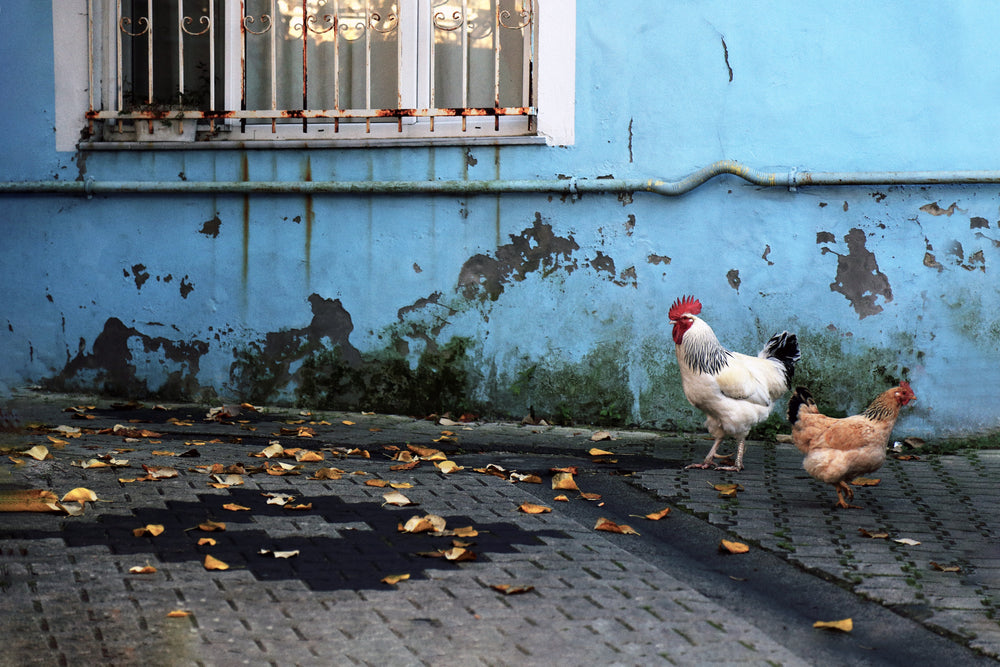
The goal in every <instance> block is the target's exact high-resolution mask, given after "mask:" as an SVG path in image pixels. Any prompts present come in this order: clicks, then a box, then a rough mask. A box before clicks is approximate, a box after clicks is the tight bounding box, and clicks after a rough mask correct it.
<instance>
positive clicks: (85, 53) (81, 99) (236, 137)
mask: <svg viewBox="0 0 1000 667" xmlns="http://www.w3.org/2000/svg"><path fill="white" fill-rule="evenodd" d="M91 2H93V3H97V2H100V0H52V12H53V22H52V25H53V43H54V52H55V54H54V55H55V74H54V76H55V93H56V95H55V97H56V113H55V116H56V118H55V119H56V132H55V139H56V149H57V150H59V151H75V150H78V149H80V148H95V149H99V148H141V147H165V148H182V147H188V148H200V147H206V146H204V145H203V144H207V143H211V144H221V145H212V146H210V147H211V148H222V147H225V145H227V144H232V145H233V146H234V147H235V146H236V145H239V146H242V147H246V146H247V145H250V144H257V145H260V146H261V147H280V146H285V145H287V146H288V147H306V146H308V147H312V146H316V147H322V146H325V145H330V146H350V145H366V146H372V147H374V146H381V145H384V146H391V145H398V144H426V145H439V144H475V143H488V144H491V143H492V144H503V143H525V142H527V143H534V142H541V141H543V140H544V142H545V143H546V144H548V145H551V146H566V145H572V144H573V143H574V141H575V136H574V115H575V50H576V0H534V3H535V4H534V10H535V20H536V21H537V22H538V25H537V31H538V32H537V35H538V37H537V50H536V61H535V70H536V71H535V77H536V80H535V81H536V82H535V85H536V91H537V92H536V93H535V108H536V109H535V110H536V115H535V117H534V128H533V130H534V131H533V132H530V133H524V132H523V131H522V132H521V134H518V135H507V134H505V133H504V132H495V128H494V118H493V117H488V118H486V117H471V116H470V117H468V118H441V117H439V118H437V119H436V120H435V124H434V125H435V128H434V129H435V131H434V132H431V131H430V130H429V123H427V122H417V120H416V119H415V118H411V117H407V118H404V119H403V120H404V121H406V124H407V125H408V127H407V128H406V129H407V134H406V136H405V137H404V138H400V136H399V131H398V129H399V128H398V127H397V124H396V123H371V124H370V127H369V128H367V131H366V132H364V134H359V130H358V127H357V126H358V125H360V126H362V127H363V126H364V125H365V124H364V123H360V124H352V125H355V127H353V128H352V127H349V124H347V123H341V124H340V129H341V131H340V132H338V133H336V136H334V133H332V132H328V131H325V130H324V127H323V126H324V125H326V124H325V123H318V122H315V123H314V125H315V128H314V129H315V130H316V131H315V132H310V133H309V136H308V137H307V138H305V139H304V138H303V136H302V132H301V129H299V132H298V134H297V136H295V134H293V132H294V130H293V129H292V127H290V126H289V127H288V130H289V131H288V132H283V133H272V132H271V126H270V124H266V125H263V126H260V127H253V126H251V125H247V132H230V134H231V135H232V136H231V139H232V141H229V142H227V141H226V140H225V139H222V140H219V141H211V142H203V141H198V142H196V143H184V144H178V145H167V143H171V142H167V143H164V144H158V143H156V142H153V143H152V144H150V142H136V141H135V140H134V139H133V140H131V141H129V140H128V137H127V136H126V137H125V138H124V139H122V140H120V141H95V142H87V141H84V142H81V135H82V134H85V133H86V130H87V126H88V123H87V122H86V120H85V118H84V115H85V113H86V111H87V110H88V109H90V108H95V107H94V106H93V105H95V104H97V105H99V101H100V94H101V91H100V90H94V91H91V90H90V89H89V78H90V63H91V62H93V63H95V67H97V68H98V70H99V71H105V70H106V68H110V67H113V66H114V63H113V61H109V60H108V58H107V56H104V57H103V58H102V56H101V55H100V54H95V53H94V52H93V51H92V49H91V47H90V44H89V40H88V4H89V3H91ZM226 2H229V3H235V4H236V5H237V6H238V5H239V2H240V0H226ZM402 3H408V4H414V5H417V8H418V11H428V12H429V11H430V6H431V5H430V0H402ZM112 22H113V21H112ZM230 25H233V22H230ZM419 25H424V26H426V27H425V28H423V29H422V32H421V33H420V34H413V32H407V31H405V30H404V31H401V33H400V39H401V40H403V43H402V48H404V49H411V48H416V47H415V45H412V44H411V43H410V40H416V41H417V42H418V43H419V42H420V40H426V39H427V33H429V31H430V27H429V24H427V23H426V22H420V24H419ZM234 28H235V33H236V34H237V35H238V34H239V27H238V24H235V26H234ZM230 40H232V35H230ZM229 43H230V44H233V43H239V40H236V41H229ZM234 51H236V50H235V49H229V51H228V58H227V60H228V63H227V64H226V72H227V85H226V86H225V88H226V90H225V91H224V92H223V93H222V94H223V95H225V96H226V97H225V98H224V99H225V104H226V107H227V108H233V106H232V105H233V103H234V98H233V96H234V95H235V97H236V98H237V99H238V96H239V93H238V88H239V86H238V85H234V80H233V78H232V77H234V76H235V77H236V81H238V77H239V76H241V74H240V73H239V72H238V71H236V69H235V68H234V67H233V64H232V63H233V60H232V59H233V58H234V57H238V56H239V53H238V51H237V52H236V53H235V54H234ZM414 60H416V63H417V64H416V65H415V67H416V71H415V72H409V73H406V74H415V75H416V76H415V77H413V78H411V77H409V76H407V77H406V79H407V80H415V81H422V82H424V84H426V82H428V81H429V72H428V64H427V62H426V59H419V58H418V59H414ZM404 62H412V61H410V60H409V59H407V60H405V61H404ZM401 80H402V79H401ZM96 87H97V86H95V88H96ZM403 88H404V89H403V90H401V94H402V95H404V96H406V97H410V96H413V99H415V102H416V104H415V107H416V108H425V107H423V106H422V105H423V104H424V103H425V102H427V101H428V99H427V96H428V91H427V87H426V85H422V84H417V88H416V90H411V89H410V87H405V86H404V87H403ZM237 104H238V102H237ZM97 108H99V106H98V107H97ZM499 118H500V120H501V121H502V122H508V121H513V122H521V123H524V122H525V118H524V117H516V116H515V117H506V116H501V117H499ZM420 120H421V121H426V120H427V119H424V118H421V119H420ZM463 122H467V125H468V127H467V128H466V131H464V132H462V131H455V130H454V128H452V127H450V126H451V125H452V124H454V125H457V124H461V123H463ZM251 128H253V130H252V133H251ZM345 129H346V130H347V131H344V130H345ZM219 134H223V133H219Z"/></svg>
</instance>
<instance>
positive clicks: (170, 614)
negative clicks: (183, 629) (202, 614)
mask: <svg viewBox="0 0 1000 667" xmlns="http://www.w3.org/2000/svg"><path fill="white" fill-rule="evenodd" d="M190 615H191V612H189V611H184V610H183V609H175V610H173V611H171V612H167V618H185V617H187V616H190Z"/></svg>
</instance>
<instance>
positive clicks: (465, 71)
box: [150, 0, 469, 132]
mask: <svg viewBox="0 0 1000 667" xmlns="http://www.w3.org/2000/svg"><path fill="white" fill-rule="evenodd" d="M150 1H152V0H150ZM459 28H460V31H461V34H462V108H463V109H468V108H469V0H462V23H461V25H460V26H459ZM466 120H467V117H466V116H464V115H463V116H462V132H465V122H466Z"/></svg>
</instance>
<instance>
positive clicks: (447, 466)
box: [434, 460, 465, 475]
mask: <svg viewBox="0 0 1000 667" xmlns="http://www.w3.org/2000/svg"><path fill="white" fill-rule="evenodd" d="M434 465H435V467H437V469H438V470H440V471H441V472H443V473H444V474H446V475H450V474H451V473H453V472H458V471H460V470H465V468H463V467H462V466H460V465H458V464H457V463H455V462H454V461H448V460H444V461H441V462H439V463H435V464H434Z"/></svg>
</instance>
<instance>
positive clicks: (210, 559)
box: [205, 554, 229, 570]
mask: <svg viewBox="0 0 1000 667" xmlns="http://www.w3.org/2000/svg"><path fill="white" fill-rule="evenodd" d="M205 569H206V570H228V569H229V565H227V564H226V563H223V562H222V561H221V560H219V559H218V558H216V557H215V556H212V555H211V554H207V555H206V556H205Z"/></svg>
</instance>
